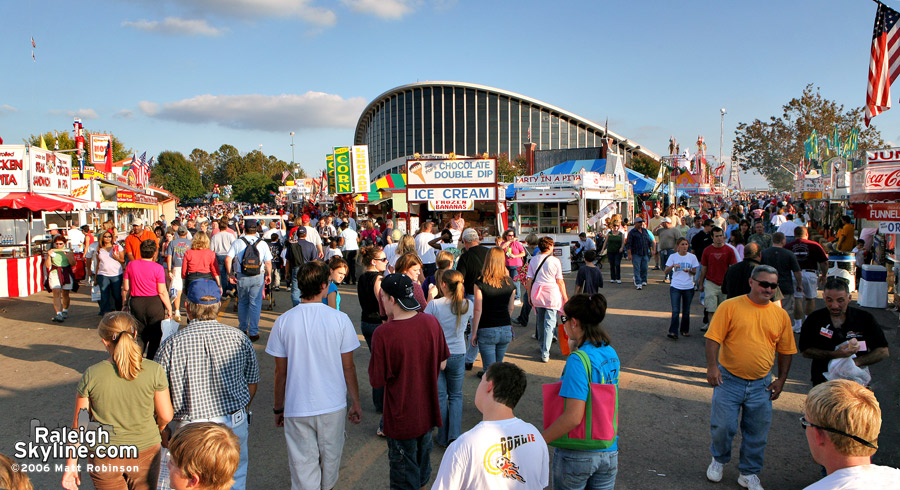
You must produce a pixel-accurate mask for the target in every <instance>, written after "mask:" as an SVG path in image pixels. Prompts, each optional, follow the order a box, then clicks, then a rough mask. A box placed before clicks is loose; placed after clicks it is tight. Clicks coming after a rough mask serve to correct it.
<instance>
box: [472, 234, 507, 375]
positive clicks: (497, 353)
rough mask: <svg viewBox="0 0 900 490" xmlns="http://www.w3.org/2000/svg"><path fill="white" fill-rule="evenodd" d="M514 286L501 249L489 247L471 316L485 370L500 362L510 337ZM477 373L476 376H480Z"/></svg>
mask: <svg viewBox="0 0 900 490" xmlns="http://www.w3.org/2000/svg"><path fill="white" fill-rule="evenodd" d="M515 291H516V288H515V285H514V284H513V282H512V279H511V278H510V277H509V271H508V270H507V269H506V254H504V253H503V249H501V248H499V247H495V248H492V249H490V252H488V255H487V257H486V258H485V260H484V268H483V269H482V271H481V277H479V278H478V279H477V280H476V281H475V310H474V317H473V318H472V345H473V346H478V350H479V351H481V362H482V364H483V365H484V369H485V370H487V368H488V366H490V365H491V364H493V363H494V362H502V361H503V356H504V355H505V354H506V348H507V347H508V346H509V342H510V341H511V340H512V337H513V332H512V325H511V324H512V321H511V320H510V317H511V316H512V311H513V302H514V300H515V294H514V293H515ZM482 373H483V371H482V372H479V373H478V374H477V376H481V374H482Z"/></svg>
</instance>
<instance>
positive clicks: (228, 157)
mask: <svg viewBox="0 0 900 490" xmlns="http://www.w3.org/2000/svg"><path fill="white" fill-rule="evenodd" d="M210 158H212V162H213V178H212V183H213V184H219V185H226V184H230V183H234V181H235V180H236V179H237V177H238V176H239V175H241V174H242V173H246V172H244V171H243V169H244V159H243V157H241V153H240V152H239V151H238V149H237V148H235V147H234V146H231V145H227V144H226V145H222V146H220V147H219V149H218V150H216V151H214V152H213V153H212V155H210Z"/></svg>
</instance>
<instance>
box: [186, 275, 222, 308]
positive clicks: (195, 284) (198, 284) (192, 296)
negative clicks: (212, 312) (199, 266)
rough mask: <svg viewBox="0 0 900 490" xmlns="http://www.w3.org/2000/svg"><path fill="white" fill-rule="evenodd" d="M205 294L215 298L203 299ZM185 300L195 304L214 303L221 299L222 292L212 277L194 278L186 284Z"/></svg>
mask: <svg viewBox="0 0 900 490" xmlns="http://www.w3.org/2000/svg"><path fill="white" fill-rule="evenodd" d="M206 296H212V297H213V298H215V300H206V301H204V300H203V299H202V298H204V297H206ZM187 300H188V301H190V302H191V303H194V304H195V305H214V304H216V303H218V302H219V301H221V300H222V293H220V292H219V285H218V284H216V282H215V281H213V280H212V279H194V280H193V281H191V284H190V285H189V286H188V290H187Z"/></svg>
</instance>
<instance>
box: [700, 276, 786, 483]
mask: <svg viewBox="0 0 900 490" xmlns="http://www.w3.org/2000/svg"><path fill="white" fill-rule="evenodd" d="M776 288H778V273H777V271H776V270H775V269H774V268H773V267H771V266H768V265H758V266H756V267H755V268H754V269H753V272H752V273H751V274H750V293H749V294H747V295H744V296H738V297H736V298H732V299H729V300H725V302H723V303H722V304H721V305H719V308H718V309H717V310H716V313H715V315H714V316H713V318H712V322H711V323H710V325H709V331H708V332H706V365H707V367H706V379H707V381H709V384H710V385H712V386H713V387H715V390H714V391H713V397H712V410H711V414H710V435H711V437H712V444H710V452H711V453H712V462H710V464H709V467H708V468H707V470H706V478H708V479H709V480H710V481H713V482H718V481H721V480H722V472H723V466H724V465H725V464H727V463H728V461H729V460H730V459H731V443H732V440H733V439H734V436H735V434H736V433H737V429H738V422H740V427H741V461H740V464H739V465H738V469H739V470H740V472H741V475H740V477H739V478H738V484H739V485H740V486H742V487H744V488H748V489H750V490H762V485H761V484H760V483H759V476H758V475H759V472H760V471H762V467H763V453H764V451H765V449H766V440H767V438H768V434H769V426H770V425H771V423H772V401H773V400H775V399H777V398H778V396H779V395H780V394H781V390H782V388H783V387H784V382H785V381H787V376H788V371H789V370H790V368H791V356H792V355H793V354H795V353H796V352H797V347H796V346H795V345H794V334H793V332H792V331H791V319H790V317H789V316H788V314H787V312H786V311H784V310H783V309H781V308H780V307H778V306H776V305H775V304H773V303H772V302H771V299H772V296H773V294H774V293H775V289H776ZM776 354H777V355H778V378H777V379H775V380H772V376H771V374H770V371H771V369H772V366H773V365H774V363H775V355H776Z"/></svg>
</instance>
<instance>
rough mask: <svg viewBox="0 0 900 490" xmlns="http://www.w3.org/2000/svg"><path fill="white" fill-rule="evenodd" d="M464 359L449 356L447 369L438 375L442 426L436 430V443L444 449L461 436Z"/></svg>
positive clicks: (458, 355) (460, 356)
mask: <svg viewBox="0 0 900 490" xmlns="http://www.w3.org/2000/svg"><path fill="white" fill-rule="evenodd" d="M465 358H466V355H465V354H450V357H449V358H448V359H447V367H446V368H444V370H443V371H441V373H440V374H439V375H438V401H439V402H440V405H441V420H443V422H444V424H443V425H441V426H440V427H439V428H438V434H437V442H438V444H440V445H441V446H445V447H446V446H449V445H450V443H451V442H453V441H455V440H456V438H457V437H459V435H460V434H462V413H463V376H465V373H466V366H465Z"/></svg>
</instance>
